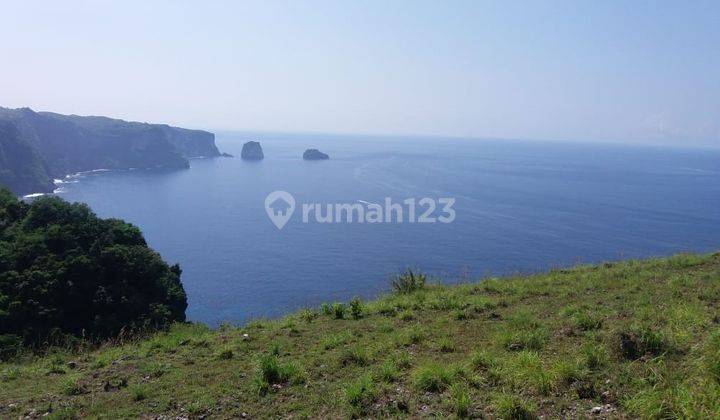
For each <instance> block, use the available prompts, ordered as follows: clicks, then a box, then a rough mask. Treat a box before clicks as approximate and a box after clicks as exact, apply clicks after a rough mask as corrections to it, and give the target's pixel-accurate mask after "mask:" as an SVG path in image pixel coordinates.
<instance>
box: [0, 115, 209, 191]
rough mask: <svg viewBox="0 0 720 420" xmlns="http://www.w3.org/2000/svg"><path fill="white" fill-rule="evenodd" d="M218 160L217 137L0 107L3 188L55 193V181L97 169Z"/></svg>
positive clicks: (173, 165)
mask: <svg viewBox="0 0 720 420" xmlns="http://www.w3.org/2000/svg"><path fill="white" fill-rule="evenodd" d="M199 156H204V157H215V156H220V152H219V151H218V149H217V147H216V146H215V135H214V134H213V133H209V132H207V131H202V130H187V129H183V128H177V127H171V126H169V125H165V124H148V123H140V122H128V121H123V120H117V119H112V118H106V117H81V116H77V115H61V114H55V113H52V112H35V111H33V110H31V109H29V108H19V109H7V108H2V107H0V185H3V186H7V187H8V188H10V189H11V190H12V191H13V192H14V193H15V194H19V195H20V194H29V193H37V192H51V191H52V190H53V187H54V186H53V182H52V181H53V179H54V178H62V177H64V176H65V175H67V174H71V173H76V172H81V171H90V170H93V169H129V168H178V169H182V168H188V167H189V163H188V158H191V157H199Z"/></svg>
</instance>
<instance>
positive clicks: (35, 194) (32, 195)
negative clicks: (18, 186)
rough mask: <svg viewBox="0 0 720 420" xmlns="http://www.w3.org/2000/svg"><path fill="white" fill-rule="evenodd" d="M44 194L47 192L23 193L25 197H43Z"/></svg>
mask: <svg viewBox="0 0 720 420" xmlns="http://www.w3.org/2000/svg"><path fill="white" fill-rule="evenodd" d="M43 195H45V193H32V194H27V195H23V198H35V197H42V196H43Z"/></svg>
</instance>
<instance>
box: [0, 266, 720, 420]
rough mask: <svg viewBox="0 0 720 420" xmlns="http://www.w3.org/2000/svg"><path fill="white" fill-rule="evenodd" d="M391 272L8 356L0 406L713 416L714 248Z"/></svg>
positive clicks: (136, 412)
mask: <svg viewBox="0 0 720 420" xmlns="http://www.w3.org/2000/svg"><path fill="white" fill-rule="evenodd" d="M404 276H405V277H406V280H403V281H402V282H401V283H402V286H401V287H397V289H396V290H395V291H393V293H391V294H388V295H386V296H382V297H380V298H379V299H377V300H375V301H366V302H360V301H359V300H356V301H354V303H348V304H328V305H324V306H323V307H321V308H319V309H312V308H308V309H305V310H303V311H300V312H298V313H296V314H291V315H288V316H287V317H285V318H283V319H278V320H272V321H267V320H257V321H254V322H252V323H249V324H247V325H246V326H243V327H237V328H236V327H228V326H224V327H222V328H220V329H218V330H214V331H213V330H210V329H208V328H206V327H204V326H202V325H195V324H187V323H176V324H174V325H173V326H171V327H170V329H169V330H168V331H164V332H157V333H154V334H152V335H150V336H146V337H145V338H130V339H125V340H115V341H113V342H112V343H108V344H106V345H102V346H100V347H98V348H94V349H90V350H87V349H85V350H67V349H54V350H50V351H48V352H47V354H44V355H38V354H32V353H26V354H20V355H18V356H16V357H15V358H13V359H12V360H9V361H6V362H3V363H2V364H0V417H2V418H17V417H20V416H24V415H27V414H28V413H31V412H34V413H36V415H38V416H41V415H43V414H45V413H47V412H50V413H51V414H52V415H54V416H56V417H62V418H72V417H77V416H88V417H102V416H108V415H110V416H112V417H118V418H127V417H142V416H144V417H154V416H161V415H163V416H167V417H176V416H183V417H190V418H199V417H202V416H209V417H220V418H237V417H240V416H242V415H243V413H245V414H246V415H247V416H249V417H256V418H268V417H271V418H272V417H299V418H305V417H315V418H317V417H323V418H338V417H340V418H342V417H353V416H354V417H373V418H379V417H388V416H391V417H423V416H437V417H494V418H507V419H524V418H527V419H529V418H536V417H539V416H544V417H545V418H558V417H567V418H578V417H593V416H602V417H611V418H613V417H620V418H637V417H641V418H717V417H718V416H719V415H720V328H719V327H720V254H714V255H678V256H674V257H670V258H666V259H652V260H645V261H627V262H621V263H613V264H603V265H598V266H580V267H576V268H572V269H565V270H554V271H551V272H548V273H545V274H540V275H534V276H527V277H513V278H506V279H484V280H482V281H479V282H477V283H472V284H462V285H458V286H452V287H449V286H440V285H435V284H430V283H427V282H425V281H418V280H417V279H419V278H421V276H420V275H418V274H416V273H413V274H412V277H413V278H415V279H416V280H412V279H411V278H410V277H411V276H410V275H409V274H406V275H404ZM410 284H412V285H413V286H409V285H410ZM340 308H342V309H340ZM459 314H462V315H461V316H459Z"/></svg>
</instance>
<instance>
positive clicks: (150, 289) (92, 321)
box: [0, 189, 187, 348]
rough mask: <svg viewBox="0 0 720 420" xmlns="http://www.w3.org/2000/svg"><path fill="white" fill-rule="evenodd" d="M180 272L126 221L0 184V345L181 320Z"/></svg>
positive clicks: (52, 340)
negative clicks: (23, 195) (19, 194)
mask: <svg viewBox="0 0 720 420" xmlns="http://www.w3.org/2000/svg"><path fill="white" fill-rule="evenodd" d="M180 274H181V270H180V267H179V266H178V265H173V266H170V265H168V264H167V263H166V262H165V261H163V259H162V258H161V257H160V255H159V254H158V253H157V252H155V251H153V250H152V249H151V248H149V247H148V245H147V243H146V242H145V239H144V238H143V236H142V233H141V232H140V229H138V228H137V227H135V226H133V225H131V224H129V223H126V222H124V221H122V220H118V219H101V218H98V217H97V216H96V215H95V214H94V213H93V212H92V211H91V210H90V208H89V207H88V206H87V205H85V204H79V203H72V204H71V203H68V202H66V201H64V200H62V199H60V198H57V197H41V198H38V199H36V200H34V201H33V202H32V203H30V204H28V203H25V202H23V201H20V200H18V199H17V198H16V197H15V196H14V195H13V194H12V193H11V192H9V191H8V190H4V189H0V348H1V347H8V346H10V345H14V344H18V343H23V344H29V345H38V344H42V343H55V342H58V341H60V340H64V339H66V338H67V337H68V336H83V337H85V338H88V339H91V340H95V339H101V338H106V337H112V336H115V335H117V334H118V333H119V332H120V331H121V330H123V329H144V328H162V327H164V326H166V325H168V324H169V323H171V322H174V321H184V320H185V309H186V307H187V297H186V295H185V290H184V289H183V286H182V283H181V282H180Z"/></svg>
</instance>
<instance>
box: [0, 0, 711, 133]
mask: <svg viewBox="0 0 720 420" xmlns="http://www.w3.org/2000/svg"><path fill="white" fill-rule="evenodd" d="M0 39H2V40H3V41H2V42H0V57H2V61H0V63H1V65H0V106H5V107H12V108H16V107H24V106H29V107H31V108H33V109H35V110H46V111H55V112H60V113H74V114H79V115H107V116H111V117H117V118H123V119H130V120H138V121H148V122H164V123H170V124H174V125H179V126H183V127H191V128H207V129H213V130H260V131H276V132H323V133H356V134H394V135H425V136H454V137H480V138H482V137H492V138H521V139H544V140H561V141H563V140H564V141H587V142H621V143H627V144H663V145H671V146H698V147H720V1H702V0H698V1H689V2H688V1H676V2H672V1H642V0H634V1H614V0H606V1H581V0H573V1H514V2H507V1H481V0H473V1H453V0H442V1H440V0H439V1H424V0H412V1H410V0H408V1H400V0H363V1H359V0H358V1H343V0H328V1H324V0H314V1H302V0H293V1H273V0H262V1H219V0H218V1H199V0H198V1H182V0H165V1H163V0H153V1H134V0H123V1H120V0H118V1H109V0H96V1H90V0H85V1H76V0H75V1H73V0H68V1H62V2H58V1H54V0H53V1H34V0H25V1H5V2H3V4H2V14H1V15H0Z"/></svg>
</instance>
